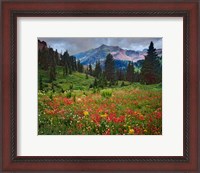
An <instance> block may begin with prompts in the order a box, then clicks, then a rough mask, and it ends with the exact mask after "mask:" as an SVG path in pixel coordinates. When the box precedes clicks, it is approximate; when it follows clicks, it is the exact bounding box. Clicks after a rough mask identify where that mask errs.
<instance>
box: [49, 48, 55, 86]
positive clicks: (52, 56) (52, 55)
mask: <svg viewBox="0 0 200 173" xmlns="http://www.w3.org/2000/svg"><path fill="white" fill-rule="evenodd" d="M49 62H50V63H49V78H50V82H52V81H54V80H56V60H55V52H54V51H53V49H52V48H50V49H49Z"/></svg>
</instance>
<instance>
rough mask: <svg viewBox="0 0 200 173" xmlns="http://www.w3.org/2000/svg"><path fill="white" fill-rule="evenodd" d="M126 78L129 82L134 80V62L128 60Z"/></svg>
mask: <svg viewBox="0 0 200 173" xmlns="http://www.w3.org/2000/svg"><path fill="white" fill-rule="evenodd" d="M126 80H127V81H129V82H133V80H134V64H133V62H129V63H128V66H127V71H126Z"/></svg>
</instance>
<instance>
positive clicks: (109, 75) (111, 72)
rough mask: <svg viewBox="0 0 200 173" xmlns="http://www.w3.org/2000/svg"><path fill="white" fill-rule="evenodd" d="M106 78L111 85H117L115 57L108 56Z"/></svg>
mask: <svg viewBox="0 0 200 173" xmlns="http://www.w3.org/2000/svg"><path fill="white" fill-rule="evenodd" d="M105 77H106V80H108V81H109V82H110V84H111V85H113V84H114V83H115V62H114V59H113V56H112V55H111V54H108V55H107V56H106V61H105Z"/></svg>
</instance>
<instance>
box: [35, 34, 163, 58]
mask: <svg viewBox="0 0 200 173" xmlns="http://www.w3.org/2000/svg"><path fill="white" fill-rule="evenodd" d="M38 39H39V40H40V41H45V42H46V43H47V45H48V46H50V47H52V48H53V49H54V50H56V49H57V51H58V52H59V53H61V52H62V53H63V52H65V51H66V50H68V52H69V54H70V55H74V54H76V53H80V52H84V51H87V50H89V49H92V48H97V47H99V46H101V45H102V44H105V45H108V46H119V47H121V48H123V49H128V50H135V51H137V50H143V49H148V47H149V44H150V42H151V41H153V43H154V47H155V48H156V49H160V48H161V49H162V38H160V37H159V38H156V37H154V38H150V37H145V38H139V37H132V38H131V37H128V38H124V37H123V38H119V37H116V38H102V37H100V38H97V37H93V38H92V37H87V38H86V37H81V38H77V37H67V38H64V37H61V38H57V37H56V38H55V37H48V38H47V37H45V38H43V37H40V38H38Z"/></svg>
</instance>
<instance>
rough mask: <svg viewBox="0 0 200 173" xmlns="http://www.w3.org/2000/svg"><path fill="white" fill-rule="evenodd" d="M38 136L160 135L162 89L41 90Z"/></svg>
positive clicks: (149, 87)
mask: <svg viewBox="0 0 200 173" xmlns="http://www.w3.org/2000/svg"><path fill="white" fill-rule="evenodd" d="M78 83H79V84H80V83H81V81H79V82H78ZM84 87H86V86H84ZM38 134H39V135H161V134H162V86H161V85H160V84H154V85H141V84H139V83H133V84H127V85H126V86H120V85H118V86H115V87H113V88H105V89H87V90H85V89H82V90H80V89H72V88H71V90H68V91H65V92H56V91H55V92H52V91H40V90H39V92H38Z"/></svg>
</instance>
